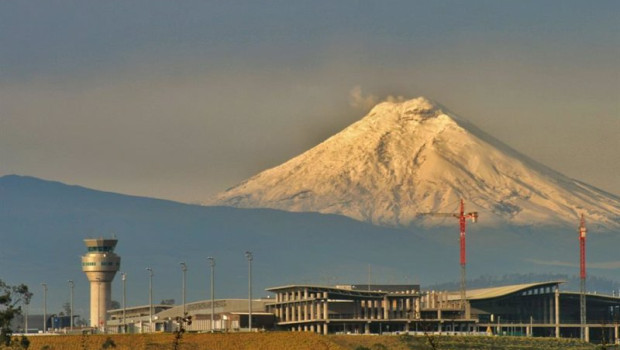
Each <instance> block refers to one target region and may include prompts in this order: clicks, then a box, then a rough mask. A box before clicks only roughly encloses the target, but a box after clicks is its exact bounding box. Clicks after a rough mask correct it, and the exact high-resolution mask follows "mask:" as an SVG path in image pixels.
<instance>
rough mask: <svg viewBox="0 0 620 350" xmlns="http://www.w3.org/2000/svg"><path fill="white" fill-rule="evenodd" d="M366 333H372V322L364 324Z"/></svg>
mask: <svg viewBox="0 0 620 350" xmlns="http://www.w3.org/2000/svg"><path fill="white" fill-rule="evenodd" d="M364 334H370V322H366V324H365V325H364Z"/></svg>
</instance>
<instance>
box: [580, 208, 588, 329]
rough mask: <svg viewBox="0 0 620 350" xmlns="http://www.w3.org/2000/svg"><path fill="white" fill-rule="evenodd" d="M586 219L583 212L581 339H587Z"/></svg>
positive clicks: (581, 232) (581, 237)
mask: <svg viewBox="0 0 620 350" xmlns="http://www.w3.org/2000/svg"><path fill="white" fill-rule="evenodd" d="M586 233H587V229H586V219H585V217H584V215H583V214H581V221H580V223H579V279H580V282H581V286H580V287H581V288H580V290H579V317H580V323H581V340H585V328H584V327H585V326H586Z"/></svg>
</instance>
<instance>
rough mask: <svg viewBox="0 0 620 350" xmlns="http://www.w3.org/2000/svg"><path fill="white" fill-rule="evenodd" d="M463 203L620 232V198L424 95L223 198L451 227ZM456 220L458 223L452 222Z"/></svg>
mask: <svg viewBox="0 0 620 350" xmlns="http://www.w3.org/2000/svg"><path fill="white" fill-rule="evenodd" d="M460 198H464V199H465V201H466V205H467V207H466V210H467V211H478V212H480V223H481V224H485V223H486V224H500V223H510V224H515V225H558V224H561V225H564V224H568V225H571V226H576V225H577V223H578V216H579V215H580V214H581V213H583V214H585V215H586V217H587V219H588V222H589V223H596V224H599V225H602V226H604V227H607V228H610V229H611V228H618V227H620V198H619V197H618V196H614V195H612V194H609V193H606V192H604V191H602V190H599V189H597V188H595V187H592V186H589V185H587V184H585V183H582V182H580V181H577V180H573V179H570V178H568V177H566V176H564V175H562V174H560V173H558V172H556V171H554V170H552V169H549V168H547V167H545V166H543V165H540V164H538V163H536V162H534V161H532V160H531V159H529V158H527V157H526V156H523V155H521V154H519V153H518V152H516V151H515V150H513V149H511V148H510V147H508V146H506V145H505V144H503V143H501V142H499V141H497V140H496V139H494V138H493V137H491V136H489V135H487V134H485V133H484V132H482V131H481V130H479V129H478V128H476V127H475V126H474V125H472V124H471V123H469V122H467V121H465V120H463V119H461V118H458V117H456V116H454V115H452V114H450V113H449V112H447V111H445V110H443V109H442V107H441V106H439V105H438V104H436V103H433V102H431V101H429V100H428V99H426V98H423V97H420V98H416V99H412V100H408V101H404V102H383V103H380V104H378V105H377V106H375V107H374V108H373V109H372V110H371V111H370V112H369V114H368V115H366V116H365V117H364V118H362V119H361V120H359V121H358V122H356V123H354V124H352V125H350V126H349V127H347V128H346V129H344V130H343V131H341V132H340V133H338V134H336V135H334V136H332V137H330V138H329V139H327V140H326V141H324V142H322V143H321V144H319V145H318V146H316V147H314V148H312V149H310V150H309V151H306V152H305V153H303V154H301V155H299V156H297V157H295V158H293V159H291V160H289V161H287V162H285V163H284V164H282V165H279V166H277V167H274V168H272V169H268V170H265V171H263V172H261V173H259V174H258V175H255V176H253V177H252V178H250V179H249V180H247V181H244V182H243V183H241V184H239V185H237V186H235V187H233V188H230V189H228V190H227V191H225V192H223V193H220V194H219V195H218V196H217V197H216V202H215V204H217V205H225V206H234V207H241V208H274V209H281V210H286V211H297V212H321V213H330V214H341V215H346V216H349V217H352V218H355V219H358V220H362V221H368V222H372V223H374V224H378V225H386V226H407V225H409V224H411V223H412V222H416V223H421V224H424V223H425V222H426V223H431V222H432V223H433V224H441V223H442V220H441V219H439V220H438V218H432V217H430V216H420V215H419V214H420V213H428V212H454V211H456V209H457V206H458V202H459V199H460ZM443 221H444V222H445V223H448V222H449V223H450V224H453V223H452V222H451V221H446V220H445V219H444V220H443Z"/></svg>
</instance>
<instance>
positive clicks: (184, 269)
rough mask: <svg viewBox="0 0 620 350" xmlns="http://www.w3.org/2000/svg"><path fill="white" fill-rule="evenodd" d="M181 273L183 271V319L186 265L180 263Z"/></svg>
mask: <svg viewBox="0 0 620 350" xmlns="http://www.w3.org/2000/svg"><path fill="white" fill-rule="evenodd" d="M180 264H181V271H183V286H182V293H183V317H185V277H186V274H187V264H185V263H184V262H181V263H180Z"/></svg>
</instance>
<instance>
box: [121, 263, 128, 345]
mask: <svg viewBox="0 0 620 350" xmlns="http://www.w3.org/2000/svg"><path fill="white" fill-rule="evenodd" d="M121 278H122V280H123V333H127V324H126V323H125V310H126V309H127V289H126V288H125V285H126V282H127V274H126V273H125V272H121Z"/></svg>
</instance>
